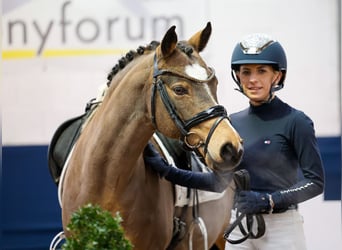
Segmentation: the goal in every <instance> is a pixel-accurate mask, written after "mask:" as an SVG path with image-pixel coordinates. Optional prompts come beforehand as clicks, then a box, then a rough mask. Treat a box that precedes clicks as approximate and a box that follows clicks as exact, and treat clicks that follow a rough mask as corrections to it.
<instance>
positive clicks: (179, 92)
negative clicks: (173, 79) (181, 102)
mask: <svg viewBox="0 0 342 250" xmlns="http://www.w3.org/2000/svg"><path fill="white" fill-rule="evenodd" d="M173 92H174V93H175V94H176V95H185V94H187V93H188V91H187V90H186V88H183V87H181V86H176V87H174V88H173Z"/></svg>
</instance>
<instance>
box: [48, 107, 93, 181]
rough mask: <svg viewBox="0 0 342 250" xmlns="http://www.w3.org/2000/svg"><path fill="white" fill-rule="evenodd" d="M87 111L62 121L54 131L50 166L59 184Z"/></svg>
mask: <svg viewBox="0 0 342 250" xmlns="http://www.w3.org/2000/svg"><path fill="white" fill-rule="evenodd" d="M86 117H87V113H84V114H83V115H80V116H77V117H74V118H71V119H69V120H67V121H65V122H64V123H62V124H61V125H60V126H59V127H58V128H57V130H56V132H55V133H54V135H53V137H52V140H51V142H50V145H49V149H48V167H49V170H50V174H51V177H52V179H53V181H54V182H55V184H56V185H57V186H58V184H59V178H60V175H61V173H62V169H63V166H64V164H65V162H66V159H67V157H68V155H69V153H70V151H71V149H72V147H73V145H74V144H75V142H76V141H77V139H78V137H79V135H80V132H81V127H82V124H83V123H84V121H85V119H86Z"/></svg>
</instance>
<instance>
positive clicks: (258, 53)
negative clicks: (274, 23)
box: [231, 33, 287, 91]
mask: <svg viewBox="0 0 342 250" xmlns="http://www.w3.org/2000/svg"><path fill="white" fill-rule="evenodd" d="M242 64H268V65H272V66H274V67H275V69H276V70H280V71H282V72H283V76H282V78H281V80H280V81H279V83H278V85H277V86H275V87H274V88H273V91H277V90H279V89H281V88H283V86H284V80H285V75H286V70H287V60H286V54H285V51H284V49H283V47H282V46H281V44H280V43H279V42H277V41H276V40H274V39H272V38H271V37H269V36H268V35H266V34H259V33H256V34H251V35H248V36H246V37H245V38H244V39H242V40H241V42H239V43H238V44H237V45H236V46H235V48H234V51H233V54H232V58H231V69H232V76H233V79H234V81H235V82H236V83H237V84H238V86H239V88H240V90H241V86H240V82H239V80H238V79H237V78H236V76H235V73H234V71H236V70H238V69H239V67H240V65H242Z"/></svg>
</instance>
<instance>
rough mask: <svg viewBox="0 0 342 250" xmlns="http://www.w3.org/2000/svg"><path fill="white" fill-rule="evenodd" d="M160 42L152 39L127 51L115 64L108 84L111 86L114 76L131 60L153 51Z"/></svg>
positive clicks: (108, 78) (109, 75)
mask: <svg viewBox="0 0 342 250" xmlns="http://www.w3.org/2000/svg"><path fill="white" fill-rule="evenodd" d="M159 44H160V42H157V41H152V42H150V44H148V45H146V46H145V47H144V46H139V47H138V48H137V49H136V50H135V51H134V50H130V51H128V52H127V53H126V55H125V56H123V57H121V58H120V59H119V61H118V63H117V64H115V65H114V67H113V68H112V70H111V71H110V72H109V74H108V76H107V80H108V82H107V86H108V87H109V85H110V83H111V81H112V79H113V77H114V76H115V75H116V74H117V73H118V72H119V71H120V70H121V69H123V68H124V67H125V66H126V65H127V64H128V63H129V62H131V61H133V59H134V58H135V57H137V56H139V55H143V54H144V53H145V51H152V50H155V49H156V48H157V47H158V45H159Z"/></svg>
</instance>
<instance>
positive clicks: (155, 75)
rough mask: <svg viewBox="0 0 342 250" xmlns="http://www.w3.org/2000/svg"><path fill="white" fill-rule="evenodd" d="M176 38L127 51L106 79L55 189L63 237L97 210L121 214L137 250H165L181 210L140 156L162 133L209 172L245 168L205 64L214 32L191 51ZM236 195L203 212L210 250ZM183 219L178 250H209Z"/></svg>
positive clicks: (198, 36) (201, 34)
mask: <svg viewBox="0 0 342 250" xmlns="http://www.w3.org/2000/svg"><path fill="white" fill-rule="evenodd" d="M175 29H176V27H175V26H172V27H170V28H169V29H168V31H167V32H166V33H165V34H164V37H163V39H162V40H161V42H155V41H152V42H151V43H150V44H149V45H147V46H145V47H143V46H140V47H139V48H138V49H136V50H135V51H134V50H131V51H129V52H128V53H127V54H126V55H125V56H123V57H122V58H121V59H120V60H119V62H118V64H116V65H115V66H114V67H113V68H112V70H111V72H110V73H109V74H108V77H107V78H108V83H107V85H108V86H107V88H106V89H105V91H104V93H103V97H102V99H101V101H99V102H97V103H96V109H95V110H94V112H93V113H92V115H91V116H90V117H89V118H88V120H87V122H86V125H84V126H83V128H82V132H81V134H80V135H79V138H78V140H77V142H76V143H75V144H74V147H73V149H72V154H70V157H69V159H68V162H67V168H66V170H65V174H64V177H63V182H61V183H60V184H59V185H61V189H62V192H61V203H62V204H61V206H62V223H63V230H64V232H65V234H66V236H68V230H67V225H68V223H69V222H70V219H71V217H72V214H73V213H74V212H75V211H76V210H77V209H79V208H80V207H82V206H83V205H85V204H89V203H92V204H97V205H100V206H101V207H102V208H103V209H105V210H107V211H110V212H111V213H112V214H113V215H114V214H115V213H116V212H119V213H120V215H121V216H122V218H123V222H122V226H123V229H124V231H125V237H126V238H127V239H128V240H130V241H131V243H132V244H133V245H134V249H138V250H139V249H142V250H146V249H167V248H168V246H169V244H170V242H171V240H172V236H173V226H174V221H173V218H174V216H175V214H176V213H177V212H178V213H179V209H181V208H176V207H175V191H174V185H173V184H172V183H170V182H168V181H166V180H165V179H163V178H160V177H159V175H158V174H157V173H156V172H154V171H153V170H152V169H151V168H150V167H149V166H145V164H144V160H143V150H144V148H145V146H146V145H147V143H148V142H149V141H153V134H154V133H155V132H156V131H158V132H159V133H161V134H163V135H165V136H166V137H168V138H174V139H177V140H180V141H182V142H183V143H184V147H186V148H187V149H189V150H195V151H196V153H198V154H199V155H201V156H202V157H203V159H204V161H205V163H206V165H207V166H208V168H210V169H211V170H212V171H217V170H220V171H233V170H234V168H235V166H236V165H237V164H238V163H239V161H240V160H241V155H242V151H243V147H242V140H241V138H240V136H239V134H238V133H237V131H236V130H235V129H234V128H233V127H232V125H231V124H230V121H229V119H228V116H227V113H226V110H225V108H224V107H223V106H221V105H219V104H218V101H217V95H216V91H217V84H218V80H217V78H216V76H215V73H214V70H213V69H211V68H210V67H208V66H207V65H206V63H205V62H204V60H203V59H202V57H201V56H200V55H199V53H200V52H201V51H203V49H204V48H205V47H206V45H207V42H208V40H209V37H210V35H211V30H212V28H211V24H210V22H208V23H207V25H206V27H205V28H204V29H203V30H200V31H198V32H197V33H195V34H194V35H193V36H191V38H190V39H188V40H187V41H185V40H184V41H178V37H177V34H176V31H175ZM155 145H156V144H155ZM156 148H157V149H158V150H160V147H158V146H157V145H156ZM230 193H231V192H229V190H227V192H225V193H224V194H222V197H221V198H220V199H217V200H214V201H208V202H205V203H201V204H199V207H198V212H199V215H200V216H201V219H202V220H203V222H204V224H205V226H206V230H207V235H208V236H207V243H206V244H208V247H210V246H212V245H214V243H215V241H216V240H217V239H218V238H219V239H221V238H222V235H223V231H224V228H225V227H226V226H227V225H228V223H229V218H230V207H231V202H230V201H229V199H231V195H230ZM229 197H230V198H229ZM177 209H178V210H177ZM185 214H186V218H185V222H186V225H187V226H186V235H185V236H184V237H183V239H180V241H179V242H178V244H176V246H175V247H174V249H180V250H181V249H188V248H189V243H188V241H189V240H191V241H192V242H191V245H192V246H193V247H194V249H205V248H206V247H204V248H203V236H202V234H201V232H200V231H199V230H198V229H196V228H195V229H194V230H193V231H191V230H189V226H190V225H191V221H192V220H193V217H192V212H191V209H188V211H186V212H185ZM190 231H191V232H190Z"/></svg>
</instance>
